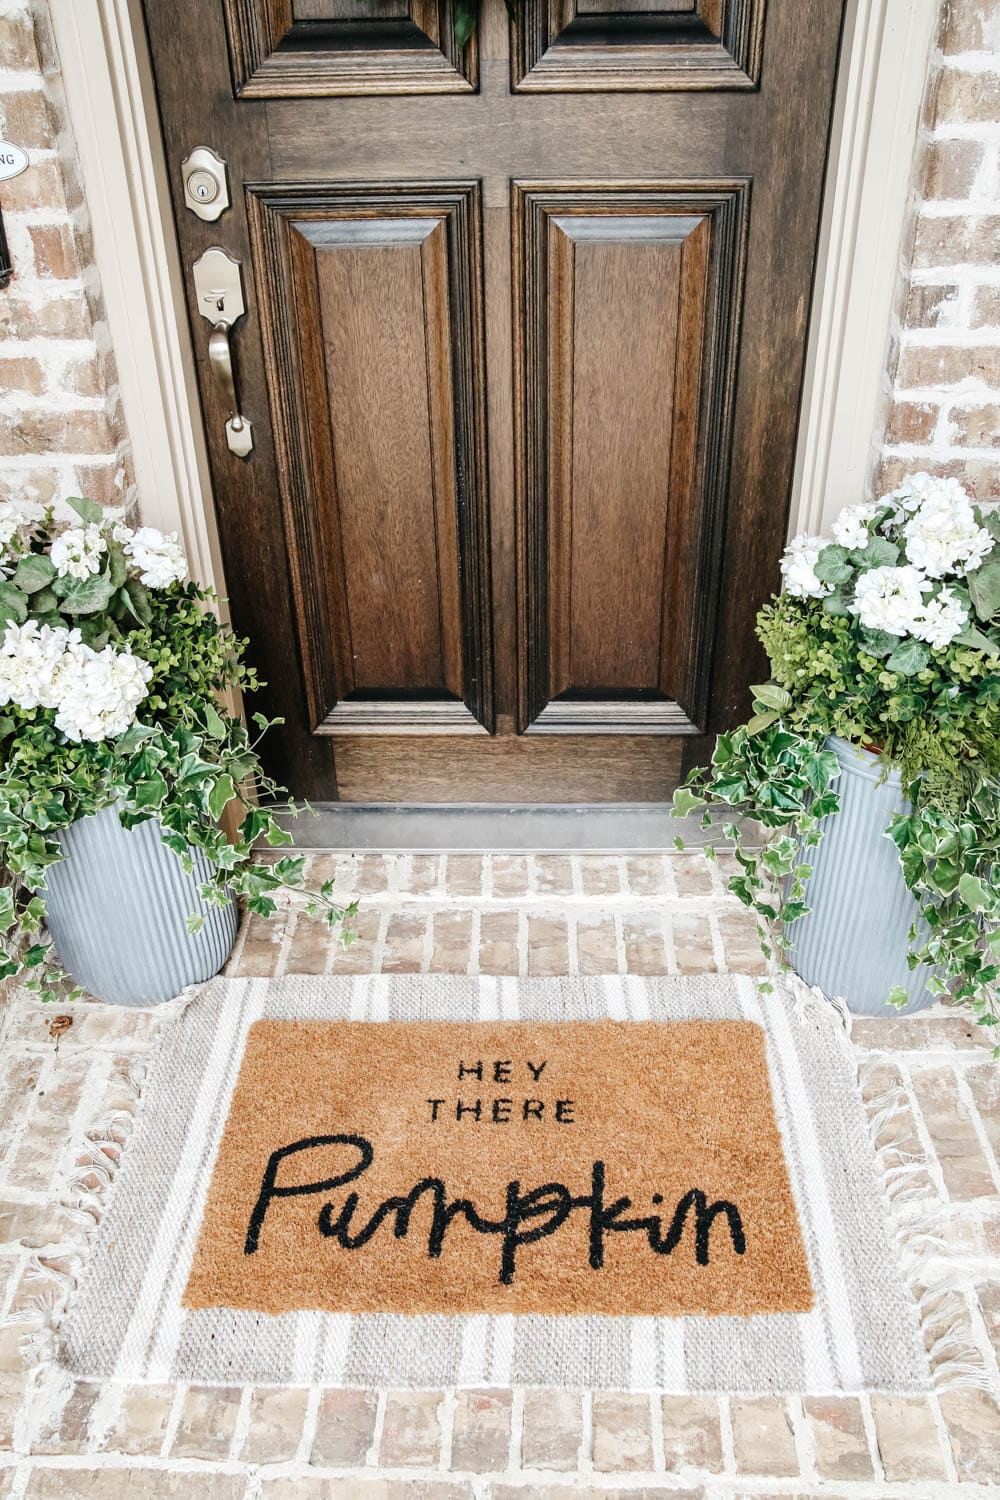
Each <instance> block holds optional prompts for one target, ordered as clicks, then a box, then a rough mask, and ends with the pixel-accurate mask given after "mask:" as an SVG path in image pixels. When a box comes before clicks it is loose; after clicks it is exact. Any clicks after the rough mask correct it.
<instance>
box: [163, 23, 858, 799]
mask: <svg viewBox="0 0 1000 1500" xmlns="http://www.w3.org/2000/svg"><path fill="white" fill-rule="evenodd" d="M513 5H514V9H515V18H514V19H513V20H508V17H507V15H506V12H505V10H504V6H503V3H502V0H485V4H484V7H483V15H482V21H481V24H480V28H479V32H478V35H477V36H474V37H473V38H472V40H471V41H469V42H468V43H467V44H466V46H465V47H464V48H462V49H459V48H457V47H456V45H455V41H454V19H455V18H454V8H453V0H169V3H167V0H146V4H145V15H146V20H147V25H148V29H149V36H150V42H151V48H152V57H153V65H154V71H155V76H156V85H157V90H158V96H159V103H160V109H161V113H162V121H163V131H164V136H165V141H166V147H167V159H168V164H169V168H170V175H171V183H172V188H173V191H174V195H175V200H174V201H175V212H176V218H177V228H178V234H179V238H180V246H181V252H182V258H183V262H184V266H185V274H186V276H187V282H188V291H189V294H190V312H191V326H192V332H193V337H194V344H195V349H196V353H197V358H198V364H199V379H200V385H201V395H202V401H203V407H204V414H205V424H206V431H207V435H208V443H209V449H210V455H211V463H212V471H213V477H214V483H215V495H216V503H217V507H218V514H219V521H220V526H221V533H222V540H223V549H224V556H225V565H226V572H227V578H228V585H229V589H230V593H231V596H232V611H233V617H234V620H235V623H236V625H237V627H238V629H239V630H240V631H241V632H242V633H244V634H246V635H248V636H249V637H250V639H251V643H252V647H251V651H252V657H253V659H254V661H255V663H256V664H257V666H258V668H259V670H260V673H261V675H262V676H263V677H264V678H265V679H266V680H267V682H268V687H267V691H266V693H264V694H262V695H261V698H262V701H261V703H260V705H259V706H260V707H262V708H264V709H265V710H266V711H268V712H270V713H272V714H278V715H281V716H283V718H284V720H285V726H284V728H283V729H281V730H278V731H275V733H274V735H273V736H272V743H271V750H270V768H271V769H272V770H273V772H274V773H275V774H276V775H277V776H278V777H279V779H280V780H282V781H283V782H284V783H286V784H287V785H288V786H289V787H290V788H291V789H292V791H293V792H294V793H296V794H298V795H305V796H309V797H311V798H314V799H321V800H334V799H338V798H339V799H344V800H352V801H355V800H357V801H369V800H376V801H382V800H388V801H421V802H426V801H456V802H465V801H503V800H514V801H526V802H559V801H578V800H579V801H619V800H624V801H652V800H658V799H660V798H661V797H663V796H665V795H666V794H667V793H668V791H669V789H670V788H671V787H672V786H673V785H674V784H675V783H676V781H677V779H678V776H679V774H680V770H681V766H682V761H683V760H684V759H685V757H686V759H687V761H688V762H689V761H690V760H691V759H692V758H693V757H694V756H695V755H696V754H699V753H704V750H705V748H706V745H707V743H708V741H707V738H706V737H707V736H709V735H710V734H712V733H714V732H716V731H717V730H718V729H720V728H722V727H725V726H726V725H729V724H731V723H732V722H733V720H734V718H735V717H736V716H737V715H739V714H741V713H742V712H744V711H745V710H746V708H747V706H748V704H747V698H746V687H747V684H748V683H749V682H751V681H753V680H755V677H756V675H757V674H758V673H759V672H760V670H761V658H760V655H759V652H758V649H757V647H756V646H755V643H754V639H753V620H754V614H755V612H756V610H757V608H758V606H759V605H760V603H761V602H762V600H763V599H764V598H765V597H766V596H767V594H768V593H769V592H770V591H771V589H772V588H773V587H774V586H775V584H776V581H777V562H778V557H779V555H780V552H781V547H782V543H783V540H784V534H785V526H786V517H787V509H788V499H789V490H790V484H791V476H792V464H793V452H794V443H795V435H796V428H797V422H798V409H799V397H800V387H801V380H802V366H803V351H804V343H805V335H806V326H807V320H808V315H809V303H810V292H811V285H812V275H813V263H814V255H815V246H816V237H817V226H818V220H819V208H820V195H821V183H822V177H823V169H824V162H825V156H826V149H827V138H828V133H829V120H830V108H831V98H832V92H833V80H834V74H835V68H836V58H837V48H838V39H839V34H840V24H841V11H842V6H841V3H840V0H513ZM198 146H208V147H211V148H212V149H213V150H214V151H215V152H217V153H218V154H219V155H220V156H221V157H223V158H224V159H225V160H226V163H227V170H228V179H229V192H230V196H231V200H232V204H231V207H229V208H228V209H227V210H226V211H225V212H224V213H223V214H222V216H221V217H220V218H219V219H218V220H217V222H214V223H206V222H203V221H202V220H201V219H199V218H198V217H196V216H195V215H194V214H193V213H192V212H191V210H190V209H189V208H186V207H185V206H184V197H183V187H182V181H181V170H180V168H181V162H182V160H183V159H184V158H186V157H187V156H188V154H189V153H190V152H191V151H192V150H193V149H194V148H196V147H198ZM213 245H219V246H221V247H222V248H223V249H225V250H226V251H227V252H228V253H229V254H230V255H232V256H235V257H238V258H239V259H240V261H241V262H242V265H243V276H244V287H245V296H246V306H247V313H246V316H245V317H244V318H242V319H241V320H240V322H239V323H238V324H237V325H236V326H235V328H234V330H233V333H232V346H233V358H234V363H235V367H236V385H237V391H238V396H239V401H240V404H241V407H242V409H243V410H244V412H245V413H246V415H247V416H248V417H249V418H250V419H251V421H252V424H253V434H254V448H253V451H252V453H251V454H250V455H249V456H247V457H245V458H240V457H237V456H235V455H234V454H233V453H231V452H230V450H229V448H228V447H227V444H226V440H225V432H224V424H225V421H226V419H227V417H228V416H229V415H230V411H229V409H228V407H227V403H226V399H225V397H224V395H223V393H222V390H221V389H220V387H219V386H217V385H216V383H215V382H214V380H213V374H212V370H211V369H210V367H209V363H208V360H207V346H208V336H209V332H210V329H209V325H208V324H207V323H206V321H205V320H204V318H203V317H202V316H201V312H200V309H199V308H198V307H197V305H196V300H195V292H194V285H193V280H192V278H191V275H190V267H191V265H192V263H193V262H194V261H195V260H196V259H197V258H198V257H199V255H200V254H201V253H202V252H203V251H204V250H205V249H206V248H208V247H210V246H213Z"/></svg>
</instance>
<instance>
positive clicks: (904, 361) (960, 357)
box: [896, 344, 1000, 390]
mask: <svg viewBox="0 0 1000 1500" xmlns="http://www.w3.org/2000/svg"><path fill="white" fill-rule="evenodd" d="M963 380H981V381H982V382H983V384H984V385H988V386H998V387H1000V347H991V346H989V345H980V346H978V347H977V348H972V349H968V348H957V347H955V346H954V345H949V344H934V345H930V346H928V345H925V344H910V345H909V346H908V347H907V348H905V349H904V350H903V352H902V355H901V357H900V361H899V372H898V374H897V376H896V384H897V385H898V386H899V387H901V388H902V389H904V390H909V389H912V388H913V387H917V386H949V385H958V384H959V383H960V382H961V381H963Z"/></svg>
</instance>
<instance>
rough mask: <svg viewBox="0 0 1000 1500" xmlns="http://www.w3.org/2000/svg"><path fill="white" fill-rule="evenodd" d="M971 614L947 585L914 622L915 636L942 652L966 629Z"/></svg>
mask: <svg viewBox="0 0 1000 1500" xmlns="http://www.w3.org/2000/svg"><path fill="white" fill-rule="evenodd" d="M968 619H969V612H968V610H967V609H966V608H965V606H964V605H963V603H962V601H961V599H959V598H958V597H957V595H956V594H955V593H954V591H953V590H952V589H950V588H948V587H947V585H945V587H944V588H942V589H940V590H939V591H938V593H937V594H936V595H935V596H934V598H933V599H927V600H926V601H925V603H924V605H923V608H922V609H921V610H920V612H919V613H918V614H917V615H916V616H915V617H914V620H913V634H914V635H915V636H916V637H917V639H918V640H920V641H926V642H927V644H928V645H929V646H933V647H934V649H935V650H936V651H941V650H943V649H944V647H945V646H947V645H948V644H949V643H950V642H951V641H953V640H954V639H955V637H956V635H960V634H961V632H962V631H963V630H964V629H965V626H966V624H967V622H968Z"/></svg>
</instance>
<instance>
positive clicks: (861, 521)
mask: <svg viewBox="0 0 1000 1500" xmlns="http://www.w3.org/2000/svg"><path fill="white" fill-rule="evenodd" d="M877 510H878V506H877V505H845V506H844V508H843V510H842V511H841V512H840V515H839V516H838V517H837V519H836V520H835V521H834V523H833V526H832V528H831V530H832V531H833V539H834V541H835V542H837V543H838V545H839V546H841V547H848V548H850V549H851V550H853V551H861V550H863V549H864V548H865V547H867V546H868V542H869V532H868V522H869V521H870V520H872V518H873V517H874V515H875V513H876V511H877Z"/></svg>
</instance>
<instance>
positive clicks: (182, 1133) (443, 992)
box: [59, 975, 930, 1394]
mask: <svg viewBox="0 0 1000 1500" xmlns="http://www.w3.org/2000/svg"><path fill="white" fill-rule="evenodd" d="M286 1020H291V1021H311V1022H317V1021H320V1022H331V1021H351V1022H369V1023H372V1025H373V1026H377V1025H378V1024H379V1023H380V1022H386V1021H420V1022H425V1023H426V1022H464V1023H469V1022H473V1021H481V1022H493V1023H495V1022H511V1021H527V1022H539V1023H552V1022H580V1021H585V1022H598V1021H606V1020H612V1021H619V1022H644V1023H650V1022H654V1023H655V1022H658V1023H664V1024H666V1025H669V1024H670V1023H672V1022H692V1021H717V1022H733V1021H740V1022H744V1023H746V1022H750V1023H753V1024H755V1025H756V1026H759V1027H760V1028H762V1031H763V1035H764V1051H765V1054H766V1067H767V1071H768V1074H769V1080H770V1090H771V1096H772V1100H773V1106H774V1115H775V1119H776V1122H777V1127H778V1131H779V1133H780V1139H781V1147H782V1150H783V1154H784V1162H785V1168H786V1170H787V1178H788V1183H789V1184H790V1189H791V1195H792V1199H793V1200H794V1205H795V1208H796V1210H797V1215H798V1229H799V1231H800V1233H801V1243H802V1247H803V1248H804V1253H805V1259H806V1264H807V1269H808V1278H809V1280H810V1281H811V1288H812V1294H813V1295H812V1299H811V1306H809V1304H808V1300H806V1301H803V1300H801V1299H800V1304H799V1305H801V1306H809V1310H808V1311H781V1312H773V1311H761V1312H754V1313H751V1314H749V1315H747V1316H738V1315H733V1314H732V1313H718V1314H713V1315H706V1314H704V1313H701V1312H691V1313H687V1314H684V1315H680V1316H662V1315H629V1314H622V1315H619V1316H614V1315H609V1314H607V1313H596V1312H595V1313H589V1312H586V1311H579V1312H578V1311H575V1310H574V1311H571V1312H566V1313H563V1314H552V1313H550V1312H539V1313H532V1312H527V1313H520V1314H519V1313H506V1312H496V1311H489V1312H466V1313H456V1314H449V1313H444V1312H424V1313H414V1314H411V1313H406V1312H398V1311H397V1312H378V1311H359V1312H350V1311H323V1310H319V1309H318V1308H317V1307H315V1306H310V1305H309V1298H308V1296H305V1297H304V1298H303V1299H302V1300H301V1301H300V1302H299V1304H298V1305H296V1304H295V1298H294V1297H293V1298H292V1299H291V1301H292V1307H291V1310H286V1311H280V1312H274V1313H267V1312H262V1311H255V1310H253V1309H252V1308H248V1307H247V1306H245V1305H244V1306H242V1307H231V1306H224V1305H223V1306H219V1305H212V1306H205V1305H196V1306H194V1307H191V1306H186V1305H185V1303H186V1302H190V1301H191V1300H192V1299H191V1298H190V1297H186V1295H185V1294H186V1288H187V1287H188V1284H189V1281H190V1280H191V1277H192V1266H193V1265H194V1264H195V1261H196V1250H197V1246H198V1242H199V1236H200V1235H201V1234H202V1231H203V1223H204V1222H207V1221H206V1207H205V1206H206V1201H208V1200H209V1194H210V1190H211V1185H212V1181H213V1173H214V1172H215V1169H216V1166H217V1163H218V1162H219V1160H220V1146H221V1143H222V1141H223V1133H224V1130H225V1126H226V1122H227V1119H228V1118H229V1115H230V1106H231V1104H232V1101H233V1099H234V1094H235V1092H236V1090H237V1084H238V1079H239V1076H240V1069H241V1065H242V1063H243V1060H244V1054H245V1051H246V1048H247V1036H248V1032H249V1029H250V1027H251V1026H252V1025H253V1024H254V1023H255V1022H257V1021H276V1022H277V1021H286ZM466 1030H467V1028H466ZM730 1034H733V1033H732V1032H730ZM261 1086H262V1087H266V1082H265V1083H264V1084H262V1085H261ZM286 1086H293V1085H286ZM326 1128H330V1127H329V1126H327V1127H326ZM316 1205H317V1208H318V1207H319V1206H320V1200H319V1199H317V1200H316ZM241 1253H242V1248H241ZM383 1274H391V1273H390V1272H388V1271H385V1272H383ZM205 1300H206V1299H205V1297H204V1295H202V1296H201V1297H200V1302H204V1301H205ZM234 1300H235V1299H234ZM279 1300H280V1299H279ZM286 1300H287V1299H286ZM326 1300H327V1301H329V1299H326ZM195 1301H196V1302H197V1301H199V1299H197V1298H196V1299H195ZM281 1305H286V1303H285V1302H282V1303H281ZM333 1305H334V1306H335V1305H336V1298H335V1297H334V1298H333ZM576 1305H577V1306H581V1305H582V1306H585V1303H584V1304H581V1303H580V1302H579V1300H578V1301H577V1304H576ZM790 1305H795V1304H794V1303H792V1304H790ZM59 1337H60V1358H61V1362H62V1363H63V1364H64V1365H65V1366H66V1367H68V1368H69V1369H71V1370H72V1371H73V1372H75V1373H76V1374H78V1375H82V1376H88V1377H113V1378H117V1379H121V1380H129V1381H144V1380H145V1381H165V1380H190V1381H199V1382H217V1383H220V1384H227V1385H230V1384H242V1383H255V1384H292V1385H312V1384H325V1385H343V1386H362V1387H366V1386H390V1387H400V1386H408V1385H409V1386H429V1387H437V1386H440V1385H462V1386H507V1385H545V1386H564V1387H573V1388H588V1387H590V1388H595V1387H596V1388H600V1389H618V1390H636V1391H642V1390H657V1391H663V1392H670V1393H677V1394H681V1393H687V1392H714V1391H729V1392H739V1393H764V1392H768V1391H787V1392H802V1393H816V1394H832V1393H836V1392H848V1391H860V1390H892V1391H907V1390H920V1389H926V1388H928V1387H929V1385H930V1378H929V1372H928V1366H927V1360H926V1356H925V1354H924V1351H923V1348H922V1345H921V1343H920V1340H919V1337H918V1318H917V1309H916V1306H915V1304H914V1302H913V1300H912V1298H911V1296H910V1294H909V1291H908V1289H907V1288H906V1286H905V1284H904V1281H903V1279H902V1276H901V1273H900V1271H899V1269H898V1266H897V1262H896V1255H895V1251H894V1248H893V1245H892V1243H891V1238H890V1234H889V1231H888V1227H887V1224H886V1222H885V1219H884V1208H883V1198H882V1189H881V1184H880V1182H879V1178H878V1173H877V1170H876V1163H875V1159H874V1155H873V1151H872V1146H871V1143H870V1139H869V1135H868V1130H867V1124H866V1120H865V1116H864V1111H863V1108H862V1105H861V1100H860V1097H859V1094H858V1090H857V1085H856V1082H855V1078H854V1068H853V1061H852V1058H851V1055H850V1049H849V1046H848V1045H847V1042H846V1037H845V1034H844V1032H843V1029H842V1026H841V1022H840V1018H839V1016H838V1014H837V1012H836V1011H835V1009H834V1008H833V1007H832V1006H829V1005H827V1004H826V1003H825V1002H823V1001H821V1000H816V999H809V1000H807V1001H806V1002H803V1000H802V998H801V997H799V998H796V995H795V994H793V993H792V992H791V990H789V989H788V988H786V987H784V986H782V985H778V986H777V987H776V989H775V992H774V993H772V994H770V995H766V996H764V995H760V994H759V993H758V992H757V989H756V985H755V983H754V981H753V980H752V979H750V978H745V977H741V976H702V977H693V978H641V977H628V978H619V977H609V978H594V979H571V978H564V979H537V980H536V979H531V980H521V979H490V978H462V977H438V976H416V975H400V976H374V977H373V976H359V977H356V978H343V979H333V978H289V979H277V980H273V979H272V980H265V979H249V980H228V981H224V980H217V981H214V982H213V983H212V984H210V985H208V986H205V987H203V988H202V989H201V990H199V991H198V992H197V993H196V994H195V995H194V997H193V998H192V1000H191V1001H190V1003H189V1004H187V1005H186V1006H185V1007H184V1008H183V1009H182V1010H181V1011H180V1012H179V1013H178V1014H177V1015H176V1017H175V1018H173V1019H171V1020H168V1021H167V1022H166V1024H165V1027H164V1032H163V1036H162V1040H161V1042H160V1045H159V1048H158V1051H157V1053H156V1056H155V1059H154V1061H153V1063H152V1065H151V1069H150V1072H149V1074H148V1076H147V1079H146V1082H145V1085H144V1088H143V1093H142V1099H141V1104H140V1110H139V1117H138V1120H137V1123H136V1126H135V1130H134V1132H133V1135H132V1137H131V1139H130V1142H129V1144H128V1146H127V1148H126V1150H125V1152H124V1154H123V1159H122V1164H121V1167H120V1170H119V1172H118V1176H117V1179H116V1181H115V1184H114V1187H113V1191H112V1195H111V1198H110V1201H109V1203H108V1206H107V1209H106V1211H105V1214H104V1217H103V1219H102V1221H101V1224H100V1227H99V1229H98V1231H97V1233H96V1235H95V1239H94V1242H93V1246H92V1251H91V1254H90V1256H89V1258H88V1264H87V1267H86V1269H85V1273H84V1275H83V1278H82V1281H81V1284H80V1286H79V1288H78V1289H77V1291H76V1293H75V1295H74V1296H73V1298H72V1299H71V1301H70V1305H69V1308H68V1310H67V1313H66V1315H65V1317H64V1319H63V1321H62V1325H61V1328H60V1330H59Z"/></svg>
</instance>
